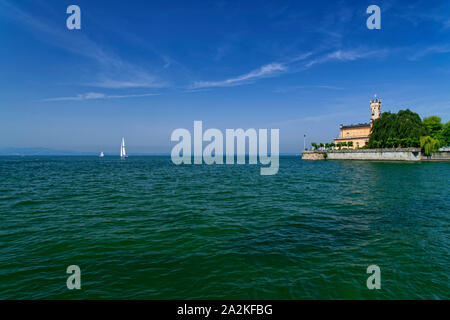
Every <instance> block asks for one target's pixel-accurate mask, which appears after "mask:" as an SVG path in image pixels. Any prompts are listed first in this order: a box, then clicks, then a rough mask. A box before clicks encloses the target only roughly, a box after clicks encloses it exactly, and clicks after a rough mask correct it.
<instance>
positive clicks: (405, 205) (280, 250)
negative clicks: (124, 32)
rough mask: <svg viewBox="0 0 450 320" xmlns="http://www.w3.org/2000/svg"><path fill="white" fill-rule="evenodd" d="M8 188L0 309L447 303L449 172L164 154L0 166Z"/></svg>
mask: <svg viewBox="0 0 450 320" xmlns="http://www.w3.org/2000/svg"><path fill="white" fill-rule="evenodd" d="M0 181H1V182H0V299H80V298H81V299H449V298H450V279H449V271H448V267H449V265H450V239H449V236H450V233H449V231H450V229H449V226H450V201H449V199H450V184H449V182H450V164H449V163H405V162H363V161H317V162H307V161H302V160H301V159H300V158H299V157H294V156H290V157H281V159H280V170H279V173H278V174H277V175H274V176H261V175H260V173H259V167H258V166H253V165H213V166H208V165H187V166H186V165H185V166H175V165H174V164H172V163H171V160H170V157H166V156H153V157H130V158H128V159H126V160H120V159H118V157H108V156H107V157H105V158H103V159H100V158H97V157H31V156H30V157H0ZM372 264H375V265H378V266H379V267H380V268H381V289H380V290H368V288H367V287H366V280H367V277H368V276H369V275H368V274H367V273H366V269H367V267H368V266H369V265H372ZM69 265H78V266H80V268H81V286H82V289H81V290H68V289H67V287H66V279H67V277H68V275H67V274H66V268H67V267H68V266H69Z"/></svg>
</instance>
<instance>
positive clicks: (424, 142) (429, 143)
mask: <svg viewBox="0 0 450 320" xmlns="http://www.w3.org/2000/svg"><path fill="white" fill-rule="evenodd" d="M420 147H421V148H422V149H423V153H424V154H425V155H426V156H429V155H431V154H432V153H434V152H437V151H438V150H439V141H438V140H437V139H434V138H432V137H430V136H424V137H420Z"/></svg>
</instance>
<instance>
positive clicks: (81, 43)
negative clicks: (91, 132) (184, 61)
mask: <svg viewBox="0 0 450 320" xmlns="http://www.w3.org/2000/svg"><path fill="white" fill-rule="evenodd" d="M0 10H1V11H3V12H2V14H4V15H5V16H7V17H8V18H10V19H12V20H13V21H16V22H17V23H19V24H20V25H23V26H25V27H27V28H28V30H29V31H30V32H32V33H33V34H35V35H36V37H37V38H38V39H40V40H41V41H43V42H46V43H49V44H51V45H53V46H56V47H59V48H61V49H63V50H65V51H67V52H70V53H72V54H75V55H78V56H82V57H85V58H87V59H90V60H91V61H93V62H94V63H95V70H96V71H95V72H96V73H97V75H96V76H94V77H96V78H97V81H94V82H91V83H85V85H87V86H93V87H103V88H111V89H121V88H137V87H142V88H161V87H164V86H167V83H166V82H164V81H162V80H160V79H159V78H158V77H157V76H156V75H154V74H152V73H151V72H149V71H147V70H145V69H144V68H142V67H140V66H138V65H136V64H135V63H132V62H130V61H126V60H124V59H122V58H121V57H119V56H118V55H117V54H115V53H113V52H112V51H110V50H107V49H106V48H104V47H102V46H101V45H99V44H98V43H97V42H95V41H94V40H92V39H91V38H89V37H88V36H87V35H86V33H83V32H66V30H64V29H61V28H60V27H58V26H56V25H55V24H54V22H52V21H51V20H49V19H44V18H41V17H38V16H36V15H33V14H30V13H28V12H26V11H25V10H22V9H21V8H20V7H19V6H17V5H16V4H13V3H12V2H10V1H7V0H2V1H0ZM55 20H56V21H58V19H55ZM90 76H91V77H92V75H90ZM130 79H132V80H130Z"/></svg>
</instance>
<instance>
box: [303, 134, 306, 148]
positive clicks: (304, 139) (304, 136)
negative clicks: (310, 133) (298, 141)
mask: <svg viewBox="0 0 450 320" xmlns="http://www.w3.org/2000/svg"><path fill="white" fill-rule="evenodd" d="M303 150H306V134H304V135H303Z"/></svg>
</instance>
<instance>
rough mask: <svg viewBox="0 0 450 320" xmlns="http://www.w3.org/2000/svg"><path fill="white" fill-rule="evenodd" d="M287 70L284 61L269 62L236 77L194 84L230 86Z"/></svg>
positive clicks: (202, 86)
mask: <svg viewBox="0 0 450 320" xmlns="http://www.w3.org/2000/svg"><path fill="white" fill-rule="evenodd" d="M285 70H286V66H285V65H284V64H282V63H275V62H274V63H269V64H266V65H264V66H262V67H260V68H258V69H255V70H253V71H250V72H249V73H246V74H243V75H240V76H237V77H235V78H229V79H226V80H220V81H197V82H195V83H194V85H193V86H192V87H193V88H194V89H196V88H207V87H228V86H236V85H240V84H243V83H248V82H251V81H254V80H256V79H259V78H265V77H270V76H273V75H275V74H277V73H280V72H282V71H285Z"/></svg>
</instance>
